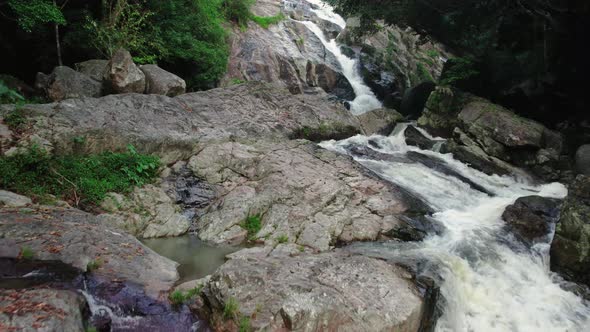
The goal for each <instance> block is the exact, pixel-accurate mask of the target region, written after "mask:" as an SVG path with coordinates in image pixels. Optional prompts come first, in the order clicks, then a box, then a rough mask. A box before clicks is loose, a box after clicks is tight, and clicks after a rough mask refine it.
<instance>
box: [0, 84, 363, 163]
mask: <svg viewBox="0 0 590 332" xmlns="http://www.w3.org/2000/svg"><path fill="white" fill-rule="evenodd" d="M20 111H21V112H22V114H24V115H25V116H28V117H33V118H35V120H36V124H35V128H34V131H35V133H36V134H37V135H38V136H40V137H42V138H44V139H46V140H48V141H49V142H51V143H52V144H53V145H54V147H55V152H56V153H64V154H65V153H72V152H76V151H77V152H87V153H96V152H101V151H105V150H114V149H125V148H126V146H127V144H133V145H135V146H136V147H137V149H138V150H139V151H140V152H144V153H157V154H158V155H160V156H161V157H162V158H163V161H164V162H173V161H177V160H180V159H184V158H188V157H190V156H191V155H192V154H194V153H195V152H197V151H199V150H200V148H201V147H200V145H199V144H198V143H202V142H206V141H212V140H221V139H229V138H250V139H260V138H263V137H271V138H283V139H284V138H287V137H289V136H290V135H292V134H293V133H294V132H295V131H296V130H300V129H301V128H303V127H310V128H318V127H322V126H324V127H326V126H329V127H333V128H350V127H353V128H357V129H358V131H360V125H359V122H358V120H357V119H356V118H355V117H354V116H352V115H351V114H350V112H349V111H347V110H346V109H345V108H344V106H342V105H341V104H338V103H336V102H334V101H330V100H329V97H328V95H326V94H316V95H298V96H293V95H291V94H290V93H289V92H288V91H285V90H282V89H277V88H273V87H272V86H270V85H268V84H264V83H258V82H252V83H248V84H242V85H238V86H234V87H230V88H220V89H213V90H209V91H204V92H196V93H188V94H184V95H181V96H178V97H175V98H169V97H165V96H158V95H139V94H127V95H112V96H106V97H103V98H96V99H95V98H85V99H75V100H67V101H64V102H60V103H54V104H45V105H26V106H24V107H23V108H22V109H21V110H20ZM0 114H1V112H0ZM81 137H82V138H84V140H83V141H84V144H79V143H76V141H78V142H79V141H80V139H79V138H81ZM75 138H78V139H75Z"/></svg>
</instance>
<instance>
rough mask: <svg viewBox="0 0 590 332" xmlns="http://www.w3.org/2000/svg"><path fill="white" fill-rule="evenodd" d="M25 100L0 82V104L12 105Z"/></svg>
mask: <svg viewBox="0 0 590 332" xmlns="http://www.w3.org/2000/svg"><path fill="white" fill-rule="evenodd" d="M24 100H25V98H24V97H23V96H21V95H20V93H18V92H16V91H14V90H13V89H11V88H9V87H8V86H6V84H4V82H2V81H0V104H13V103H16V102H19V101H24Z"/></svg>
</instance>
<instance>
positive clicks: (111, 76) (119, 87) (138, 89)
mask: <svg viewBox="0 0 590 332" xmlns="http://www.w3.org/2000/svg"><path fill="white" fill-rule="evenodd" d="M104 80H105V82H106V85H107V90H108V92H113V93H143V92H144V91H145V84H146V82H145V75H144V73H143V72H142V71H141V70H140V69H139V68H138V67H137V66H136V65H135V63H133V58H132V57H131V54H130V53H129V51H127V50H125V49H119V50H117V51H116V52H115V53H114V54H113V56H112V58H111V60H110V61H109V64H108V66H107V71H106V73H105V76H104Z"/></svg>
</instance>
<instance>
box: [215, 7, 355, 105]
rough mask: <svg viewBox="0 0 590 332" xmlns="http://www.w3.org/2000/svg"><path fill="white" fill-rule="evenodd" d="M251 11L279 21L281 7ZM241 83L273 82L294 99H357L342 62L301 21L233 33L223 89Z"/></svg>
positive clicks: (236, 30) (258, 8)
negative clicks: (322, 94) (327, 96)
mask: <svg viewBox="0 0 590 332" xmlns="http://www.w3.org/2000/svg"><path fill="white" fill-rule="evenodd" d="M251 10H252V12H254V13H260V14H258V15H262V16H272V15H277V14H279V13H281V3H280V2H278V1H256V3H255V4H254V5H253V6H252V8H251ZM302 19H303V18H302ZM305 20H308V19H305ZM314 20H316V22H318V23H320V22H326V24H323V23H320V26H326V27H327V26H328V25H332V23H329V22H327V21H324V20H321V19H320V18H318V17H314ZM330 29H335V27H332V28H330ZM235 81H262V82H268V83H271V84H273V85H275V86H276V87H279V88H282V89H287V90H289V92H291V93H293V94H302V93H315V91H316V90H317V89H318V88H321V89H323V90H324V91H326V92H328V93H331V94H334V95H336V96H337V97H338V98H340V99H344V100H352V99H354V91H353V89H352V87H351V85H350V83H349V82H348V80H347V79H346V78H345V77H344V75H343V74H342V68H340V65H339V62H338V61H337V60H336V57H335V56H334V55H333V54H332V53H331V52H329V51H328V50H326V48H325V47H324V45H323V44H322V42H321V40H320V39H319V38H318V37H317V36H316V35H315V34H314V33H313V32H312V31H311V30H310V29H308V28H307V27H306V26H305V24H303V23H301V22H298V21H295V20H282V21H281V22H278V23H277V24H273V25H271V26H270V27H269V28H268V29H265V28H262V27H260V26H258V25H257V24H255V23H251V24H250V27H249V28H248V29H247V30H245V31H242V30H241V29H239V28H235V29H234V30H233V33H232V37H231V40H230V58H229V64H228V70H227V73H226V75H225V77H224V78H223V79H222V82H221V85H222V86H229V85H232V84H235V83H234V82H235Z"/></svg>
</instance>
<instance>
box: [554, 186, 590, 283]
mask: <svg viewBox="0 0 590 332" xmlns="http://www.w3.org/2000/svg"><path fill="white" fill-rule="evenodd" d="M589 243H590V177H588V176H584V175H578V176H577V177H576V179H575V180H574V182H573V183H572V184H571V185H570V187H569V195H568V197H567V198H566V200H565V203H564V206H563V209H562V212H561V217H560V218H559V223H558V224H557V228H556V230H555V237H554V238H553V242H552V244H551V270H553V271H557V272H560V273H561V274H562V275H564V276H565V277H566V278H568V279H570V280H573V281H577V282H582V283H585V284H586V285H589V286H590V246H589Z"/></svg>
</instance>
